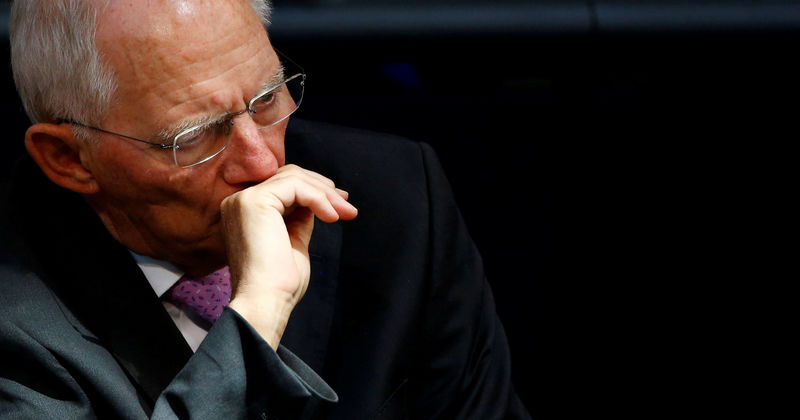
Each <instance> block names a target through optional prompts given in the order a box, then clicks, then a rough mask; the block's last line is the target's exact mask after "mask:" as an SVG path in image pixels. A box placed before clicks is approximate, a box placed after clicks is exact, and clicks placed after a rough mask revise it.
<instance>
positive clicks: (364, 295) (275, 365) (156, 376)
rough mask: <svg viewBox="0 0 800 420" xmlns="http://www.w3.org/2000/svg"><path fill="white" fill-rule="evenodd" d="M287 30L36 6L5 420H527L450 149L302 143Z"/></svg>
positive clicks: (312, 137)
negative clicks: (445, 153)
mask: <svg viewBox="0 0 800 420" xmlns="http://www.w3.org/2000/svg"><path fill="white" fill-rule="evenodd" d="M268 17H269V7H268V5H267V4H264V3H261V2H259V1H258V0H252V1H251V2H249V3H248V2H247V1H246V0H219V1H200V0H197V1H190V0H154V1H148V2H123V1H113V0H112V1H101V0H97V1H89V0H86V1H78V0H25V1H24V0H18V1H16V2H15V4H14V6H13V9H12V16H11V37H12V63H13V67H14V75H15V80H16V83H17V88H18V90H19V92H20V96H21V97H22V99H23V102H24V104H25V107H26V110H27V112H28V114H29V115H30V117H31V119H32V121H33V123H34V124H33V125H32V126H31V127H30V128H29V130H28V131H27V133H26V136H25V145H26V148H27V150H28V152H29V155H30V158H31V159H26V160H23V161H22V162H21V163H20V165H19V167H18V168H17V170H16V172H15V179H14V180H13V182H12V186H11V187H10V188H9V191H8V192H7V193H6V194H5V195H4V196H5V197H8V200H6V203H7V206H5V207H6V208H4V209H3V212H4V215H3V218H4V219H5V220H8V221H9V222H5V221H4V222H3V226H2V227H0V229H2V232H3V235H4V238H3V242H4V245H2V246H3V248H4V249H2V256H3V261H2V265H0V281H1V282H2V288H3V291H4V292H3V294H2V296H3V302H2V304H0V355H2V360H3V361H2V368H0V416H1V417H3V418H5V417H7V416H8V417H9V418H47V417H58V418H92V417H101V418H146V417H148V416H152V417H153V418H173V417H178V418H198V419H211V418H224V419H228V418H249V417H254V418H284V419H295V418H340V419H354V418H480V419H489V418H507V417H511V418H526V417H527V414H526V413H525V410H524V409H523V408H522V407H521V405H520V403H519V401H518V399H517V397H516V395H515V394H514V392H513V390H512V388H511V385H510V373H509V361H508V350H507V344H506V341H505V336H504V333H503V330H502V326H501V325H500V323H499V322H498V320H497V317H496V315H495V312H494V307H493V300H492V297H491V292H490V290H489V288H488V286H487V284H486V282H485V280H484V278H483V272H482V268H481V263H480V257H479V256H478V254H477V252H476V250H475V248H474V245H473V244H472V242H471V240H470V239H469V236H468V235H467V234H466V231H465V228H464V226H463V223H462V221H461V220H460V217H459V215H458V211H457V209H456V207H455V205H454V203H453V201H452V198H451V197H450V195H449V190H448V187H447V183H446V181H445V179H444V177H443V175H442V173H441V169H440V168H439V166H438V164H437V162H436V159H435V157H434V155H433V153H432V151H431V150H430V148H428V147H427V146H425V145H419V144H415V143H411V142H407V141H404V140H400V139H396V138H391V137H386V136H376V135H374V134H370V133H364V132H360V131H354V130H346V129H342V128H337V127H330V126H323V125H319V124H312V123H308V122H302V121H297V120H293V121H292V123H291V124H289V117H290V115H291V114H292V113H293V112H294V111H295V110H296V109H297V108H298V106H299V105H300V103H301V100H302V98H303V93H304V80H305V74H304V73H303V70H302V69H300V68H299V66H297V65H296V64H295V63H293V62H292V61H291V60H290V59H289V58H287V57H284V56H282V55H281V54H280V53H278V52H277V51H276V50H275V49H273V47H272V45H271V44H270V40H269V38H268V37H267V33H266V31H265V29H264V28H265V26H266V24H267V22H268ZM45 177H46V178H45ZM48 179H49V181H48ZM334 181H335V184H334ZM59 187H60V188H59ZM345 190H348V191H349V193H348V192H346V191H345ZM349 200H352V202H353V203H355V204H356V205H357V206H358V210H357V209H356V207H354V205H353V204H351V203H350V201H349ZM315 219H316V223H315ZM339 221H341V222H339ZM335 222H338V223H335ZM301 298H302V300H301Z"/></svg>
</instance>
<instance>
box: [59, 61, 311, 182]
mask: <svg viewBox="0 0 800 420" xmlns="http://www.w3.org/2000/svg"><path fill="white" fill-rule="evenodd" d="M278 55H279V56H280V58H281V68H280V70H279V72H278V75H277V76H276V78H277V83H275V84H272V85H271V86H268V87H266V88H265V89H264V90H262V91H261V92H260V93H259V94H258V95H256V96H255V97H254V98H253V99H251V100H250V102H248V103H247V108H245V109H243V110H241V111H236V112H225V113H223V114H221V115H218V116H217V117H214V118H211V119H209V121H206V122H203V123H200V124H197V125H193V126H191V127H188V128H185V129H181V130H179V132H178V134H177V135H174V136H171V137H172V140H171V141H166V142H162V143H155V142H151V141H147V140H142V139H138V138H135V137H131V136H126V135H124V134H119V133H115V132H112V131H108V130H105V129H102V128H98V127H92V126H88V125H85V124H81V123H78V122H75V121H68V122H69V123H70V124H73V125H77V126H81V127H85V128H89V129H92V130H97V131H100V132H103V133H106V134H112V135H115V136H117V137H122V138H125V139H128V140H135V141H138V142H142V143H147V144H151V145H153V146H158V147H159V148H161V149H172V157H173V160H174V161H175V165H177V166H179V167H181V168H189V167H192V166H196V165H199V164H201V163H204V162H207V161H209V160H210V159H213V158H214V157H215V156H217V155H218V154H220V153H222V151H223V150H225V148H226V147H228V143H229V142H230V140H231V138H232V137H233V130H234V129H233V125H234V119H235V118H236V117H238V116H240V115H242V114H244V113H245V112H246V113H248V114H249V115H250V117H251V118H252V119H253V122H255V123H256V125H257V126H258V127H259V129H261V130H264V129H267V128H269V127H272V126H274V125H276V124H278V123H280V122H282V121H283V120H285V119H287V118H289V116H290V115H292V114H293V113H294V112H295V111H297V108H299V107H300V103H301V102H302V101H303V93H304V90H305V81H306V74H305V72H304V71H303V69H302V68H301V67H300V66H298V65H297V64H295V63H294V62H293V61H292V60H290V59H289V58H288V57H286V56H284V55H283V54H281V53H278ZM286 74H290V76H288V77H286V76H285V75H286Z"/></svg>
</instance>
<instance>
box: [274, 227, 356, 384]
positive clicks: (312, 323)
mask: <svg viewBox="0 0 800 420" xmlns="http://www.w3.org/2000/svg"><path fill="white" fill-rule="evenodd" d="M314 222H315V223H314V232H313V234H312V236H311V244H310V245H309V256H310V258H311V279H310V281H309V285H308V290H307V291H306V294H305V296H304V297H303V299H302V300H301V301H300V303H298V305H297V307H296V308H295V309H294V311H293V312H292V316H291V318H290V319H289V324H288V326H287V327H286V331H285V332H284V334H283V339H282V340H281V343H282V345H284V346H285V347H286V348H288V349H290V350H291V351H292V352H294V353H295V354H296V355H297V356H298V357H300V358H301V359H302V360H303V361H305V363H306V364H308V365H309V366H310V367H311V368H313V369H314V371H316V372H317V373H322V372H323V368H324V366H325V356H326V350H327V348H328V340H329V338H330V330H331V322H332V321H333V312H334V307H335V303H336V285H337V283H338V282H337V278H338V275H339V253H340V250H341V243H342V227H341V225H339V224H327V223H323V222H321V221H319V220H315V221H314Z"/></svg>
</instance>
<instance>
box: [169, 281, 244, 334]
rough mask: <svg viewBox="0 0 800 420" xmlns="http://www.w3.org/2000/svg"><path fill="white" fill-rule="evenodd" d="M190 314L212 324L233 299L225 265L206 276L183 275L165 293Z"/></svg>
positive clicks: (172, 301)
mask: <svg viewBox="0 0 800 420" xmlns="http://www.w3.org/2000/svg"><path fill="white" fill-rule="evenodd" d="M164 297H165V299H166V300H167V301H169V302H171V303H172V304H174V305H175V306H178V307H179V308H181V309H183V310H184V311H185V312H186V313H187V314H188V315H189V316H192V317H193V318H195V320H197V318H198V317H199V319H200V320H202V321H205V322H207V323H208V324H209V325H208V326H210V325H211V324H213V323H214V322H216V320H217V319H218V318H219V316H220V315H221V314H222V310H223V309H225V306H227V305H228V303H230V301H231V277H230V273H229V271H228V266H225V267H223V268H221V269H219V270H217V271H215V272H213V273H211V274H209V275H207V276H204V277H189V276H183V277H181V278H180V280H178V282H177V283H175V285H173V286H172V287H171V288H170V289H169V290H167V292H166V293H165V295H164Z"/></svg>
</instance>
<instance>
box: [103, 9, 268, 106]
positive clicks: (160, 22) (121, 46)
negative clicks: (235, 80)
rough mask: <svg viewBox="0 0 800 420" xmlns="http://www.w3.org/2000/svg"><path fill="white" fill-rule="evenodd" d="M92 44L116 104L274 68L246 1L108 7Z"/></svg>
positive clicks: (262, 34) (258, 27)
mask: <svg viewBox="0 0 800 420" xmlns="http://www.w3.org/2000/svg"><path fill="white" fill-rule="evenodd" d="M97 44H98V48H99V50H100V51H101V53H102V54H103V57H104V59H105V60H106V62H107V63H108V64H110V65H111V67H112V68H113V69H114V72H115V74H116V76H117V81H118V84H119V88H118V94H119V95H121V96H123V97H124V96H126V95H138V94H142V93H146V94H151V95H156V96H158V95H161V94H166V93H172V94H175V93H176V92H179V91H180V90H181V89H189V88H192V87H202V85H203V84H208V83H210V82H213V81H215V80H217V81H218V80H220V79H222V78H229V77H232V76H231V73H232V72H235V73H236V74H237V76H238V75H241V77H243V78H247V77H248V76H249V75H254V74H261V73H263V72H264V71H269V69H268V68H266V69H265V68H264V67H270V66H271V65H277V63H272V62H271V61H276V60H277V59H276V58H275V59H274V60H273V59H272V57H267V56H271V55H274V53H272V49H271V47H270V46H269V40H268V39H267V35H266V31H265V30H264V29H263V27H262V26H261V22H260V20H259V18H258V16H257V15H256V14H255V12H254V11H253V9H252V7H251V6H250V4H249V2H248V1H247V0H216V1H210V0H206V1H199V0H147V1H143V0H137V1H114V0H112V1H110V2H109V3H108V5H107V7H105V8H104V9H103V10H102V11H101V12H100V15H99V19H98V28H97ZM243 52H247V53H243ZM258 54H261V55H264V57H261V58H259V57H254V56H255V55H258ZM255 83H256V84H258V82H255Z"/></svg>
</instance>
